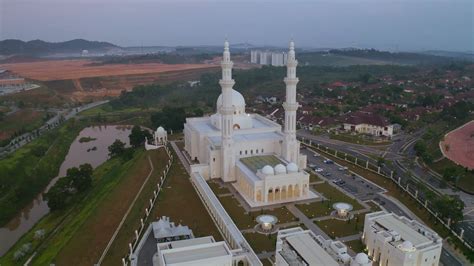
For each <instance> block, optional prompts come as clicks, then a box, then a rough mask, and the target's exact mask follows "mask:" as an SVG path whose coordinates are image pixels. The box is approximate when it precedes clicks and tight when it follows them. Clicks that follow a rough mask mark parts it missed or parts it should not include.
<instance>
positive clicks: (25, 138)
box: [0, 100, 109, 158]
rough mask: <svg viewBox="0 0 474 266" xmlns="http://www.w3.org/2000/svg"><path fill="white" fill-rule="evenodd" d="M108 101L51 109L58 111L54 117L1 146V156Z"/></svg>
mask: <svg viewBox="0 0 474 266" xmlns="http://www.w3.org/2000/svg"><path fill="white" fill-rule="evenodd" d="M107 102H109V101H108V100H105V101H99V102H93V103H89V104H85V105H82V106H79V107H75V108H72V109H67V110H63V109H50V111H53V112H55V113H56V115H55V116H54V117H52V118H50V119H49V120H48V121H46V122H45V123H44V124H43V125H42V126H41V127H39V128H37V129H35V130H33V131H32V132H27V133H24V134H22V135H20V136H18V137H16V138H15V139H13V140H12V141H10V143H9V144H8V145H6V146H4V147H0V158H1V157H3V156H5V155H7V154H10V153H12V152H14V151H16V150H17V149H19V148H21V147H23V146H24V145H26V144H28V143H30V142H31V141H32V140H34V139H35V138H37V137H38V136H40V135H42V134H43V133H45V132H47V131H49V130H51V129H53V128H55V127H57V126H59V125H60V124H61V123H62V122H63V121H66V120H69V119H71V118H73V117H75V116H76V115H77V114H78V113H80V112H82V111H85V110H88V109H91V108H94V107H97V106H99V105H101V104H104V103H107Z"/></svg>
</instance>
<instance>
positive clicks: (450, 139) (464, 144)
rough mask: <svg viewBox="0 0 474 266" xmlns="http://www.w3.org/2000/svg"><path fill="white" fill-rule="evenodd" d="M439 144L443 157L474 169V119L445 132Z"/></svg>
mask: <svg viewBox="0 0 474 266" xmlns="http://www.w3.org/2000/svg"><path fill="white" fill-rule="evenodd" d="M440 146H441V149H442V152H443V154H444V156H445V157H447V158H448V159H450V160H451V161H453V162H455V163H456V164H459V165H462V166H464V167H467V168H468V169H474V120H473V121H471V122H468V123H466V124H464V125H463V126H461V127H459V128H457V129H455V130H453V131H451V132H449V133H448V134H446V136H445V137H444V140H443V141H441V143H440Z"/></svg>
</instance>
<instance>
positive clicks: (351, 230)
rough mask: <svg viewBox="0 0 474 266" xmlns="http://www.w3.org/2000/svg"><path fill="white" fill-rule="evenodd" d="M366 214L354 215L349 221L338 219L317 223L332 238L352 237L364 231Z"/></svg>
mask: <svg viewBox="0 0 474 266" xmlns="http://www.w3.org/2000/svg"><path fill="white" fill-rule="evenodd" d="M364 217H365V214H357V215H354V218H353V219H351V220H349V221H341V220H336V219H328V220H324V221H316V222H315V223H316V225H318V226H319V227H320V228H321V230H323V231H324V232H325V233H326V234H328V236H330V237H331V238H335V237H343V236H350V235H355V234H357V233H360V232H362V231H363V230H364Z"/></svg>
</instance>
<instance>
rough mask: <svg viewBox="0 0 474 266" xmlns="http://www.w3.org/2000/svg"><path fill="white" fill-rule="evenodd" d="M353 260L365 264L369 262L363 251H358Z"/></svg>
mask: <svg viewBox="0 0 474 266" xmlns="http://www.w3.org/2000/svg"><path fill="white" fill-rule="evenodd" d="M355 261H356V262H357V263H358V264H367V263H369V257H368V256H367V254H365V253H358V254H357V255H356V257H355Z"/></svg>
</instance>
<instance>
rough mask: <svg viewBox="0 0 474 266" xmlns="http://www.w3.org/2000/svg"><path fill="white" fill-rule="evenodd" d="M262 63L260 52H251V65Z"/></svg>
mask: <svg viewBox="0 0 474 266" xmlns="http://www.w3.org/2000/svg"><path fill="white" fill-rule="evenodd" d="M259 62H260V51H258V50H251V51H250V63H252V64H258V63H259Z"/></svg>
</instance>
